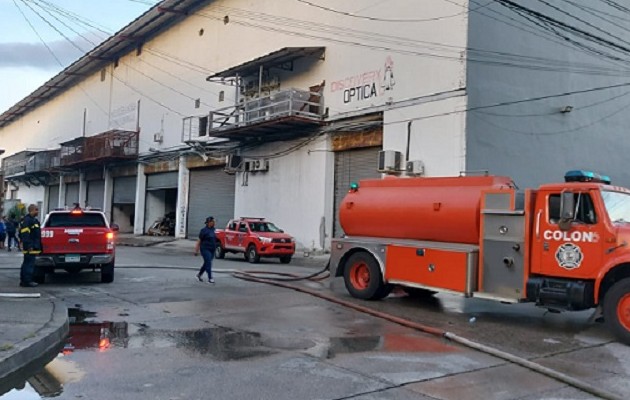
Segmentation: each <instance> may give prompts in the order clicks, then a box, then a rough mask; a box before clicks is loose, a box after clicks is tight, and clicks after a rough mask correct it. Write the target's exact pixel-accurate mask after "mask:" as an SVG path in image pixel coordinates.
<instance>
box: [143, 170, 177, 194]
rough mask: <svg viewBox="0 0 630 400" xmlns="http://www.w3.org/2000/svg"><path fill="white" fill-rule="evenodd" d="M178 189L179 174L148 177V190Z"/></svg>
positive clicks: (171, 173)
mask: <svg viewBox="0 0 630 400" xmlns="http://www.w3.org/2000/svg"><path fill="white" fill-rule="evenodd" d="M174 188H177V172H165V173H162V174H151V175H148V176H147V190H159V189H174Z"/></svg>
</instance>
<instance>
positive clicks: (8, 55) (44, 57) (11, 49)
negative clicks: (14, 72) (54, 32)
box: [0, 40, 93, 70]
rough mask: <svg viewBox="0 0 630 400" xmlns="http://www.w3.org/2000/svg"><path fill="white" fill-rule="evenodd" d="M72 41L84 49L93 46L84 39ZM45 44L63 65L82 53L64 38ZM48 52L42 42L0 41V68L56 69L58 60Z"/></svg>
mask: <svg viewBox="0 0 630 400" xmlns="http://www.w3.org/2000/svg"><path fill="white" fill-rule="evenodd" d="M74 43H75V44H76V45H77V46H78V47H80V48H82V49H85V50H86V51H88V50H90V49H91V48H92V47H93V45H91V44H89V43H86V41H84V40H76V41H74ZM47 45H48V47H50V50H51V51H52V52H53V53H54V54H55V56H56V57H57V58H58V59H59V61H61V63H62V64H63V66H64V67H66V66H68V65H69V64H71V63H72V62H74V61H75V60H77V59H78V58H80V57H81V56H82V55H83V54H84V53H81V52H80V51H79V50H78V49H77V48H76V47H74V46H73V45H72V44H71V43H70V42H68V41H66V40H57V41H54V42H50V43H47ZM50 53H51V52H50V51H49V50H48V49H47V48H46V46H44V45H43V44H42V43H18V42H14V43H0V68H3V67H31V68H39V69H46V70H48V69H58V68H59V62H57V60H56V59H55V57H53V56H52V54H50Z"/></svg>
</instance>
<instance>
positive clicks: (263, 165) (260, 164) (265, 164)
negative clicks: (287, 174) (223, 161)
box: [249, 160, 269, 172]
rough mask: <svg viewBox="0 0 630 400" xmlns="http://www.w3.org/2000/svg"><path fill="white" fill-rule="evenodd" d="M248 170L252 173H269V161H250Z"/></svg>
mask: <svg viewBox="0 0 630 400" xmlns="http://www.w3.org/2000/svg"><path fill="white" fill-rule="evenodd" d="M249 170H250V171H254V172H261V171H269V160H252V161H250V162H249Z"/></svg>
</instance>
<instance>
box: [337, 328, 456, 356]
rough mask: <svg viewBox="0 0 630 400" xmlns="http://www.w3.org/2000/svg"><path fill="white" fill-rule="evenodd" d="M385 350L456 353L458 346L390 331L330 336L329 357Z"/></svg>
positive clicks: (430, 338)
mask: <svg viewBox="0 0 630 400" xmlns="http://www.w3.org/2000/svg"><path fill="white" fill-rule="evenodd" d="M368 351H383V352H389V353H454V352H457V351H459V349H458V348H457V347H453V346H450V345H448V344H446V343H444V342H442V341H440V340H438V339H436V338H432V337H423V336H417V335H412V334H400V333H398V334H397V333H388V334H384V335H382V336H350V337H336V338H330V349H329V350H328V358H334V357H335V355H337V354H343V353H364V352H368Z"/></svg>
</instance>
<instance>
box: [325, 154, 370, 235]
mask: <svg viewBox="0 0 630 400" xmlns="http://www.w3.org/2000/svg"><path fill="white" fill-rule="evenodd" d="M380 150H381V149H380V148H379V147H371V148H368V149H358V150H348V151H340V152H337V153H335V227H334V231H333V235H334V237H336V238H338V237H341V236H342V235H343V229H341V225H340V224H339V205H340V204H341V201H342V200H343V198H344V196H345V195H346V193H348V188H349V187H350V184H351V183H352V182H358V181H359V180H361V179H371V178H376V179H378V178H380V177H381V174H380V173H379V172H378V171H377V170H376V168H377V167H378V152H379V151H380Z"/></svg>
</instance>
